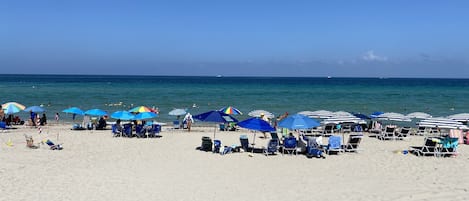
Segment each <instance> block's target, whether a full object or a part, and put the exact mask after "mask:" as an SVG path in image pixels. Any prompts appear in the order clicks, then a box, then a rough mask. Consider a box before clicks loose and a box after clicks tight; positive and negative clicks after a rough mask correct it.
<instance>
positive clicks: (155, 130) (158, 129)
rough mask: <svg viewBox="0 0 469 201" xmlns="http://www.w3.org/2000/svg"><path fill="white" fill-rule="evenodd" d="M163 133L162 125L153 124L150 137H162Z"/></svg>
mask: <svg viewBox="0 0 469 201" xmlns="http://www.w3.org/2000/svg"><path fill="white" fill-rule="evenodd" d="M160 132H161V125H158V124H153V125H152V126H151V129H150V130H149V131H148V133H149V135H148V136H149V137H161V135H160Z"/></svg>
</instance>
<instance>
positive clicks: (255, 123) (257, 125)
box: [238, 117, 275, 132]
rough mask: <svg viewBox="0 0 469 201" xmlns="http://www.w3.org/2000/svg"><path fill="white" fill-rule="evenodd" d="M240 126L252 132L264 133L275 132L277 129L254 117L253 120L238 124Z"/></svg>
mask: <svg viewBox="0 0 469 201" xmlns="http://www.w3.org/2000/svg"><path fill="white" fill-rule="evenodd" d="M238 126H240V127H242V128H247V129H250V130H255V131H262V132H268V131H275V128H273V127H272V126H271V125H270V124H269V122H266V121H264V120H262V119H261V118H259V117H253V118H249V119H246V120H244V121H240V122H239V123H238Z"/></svg>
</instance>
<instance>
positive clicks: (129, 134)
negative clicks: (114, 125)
mask: <svg viewBox="0 0 469 201" xmlns="http://www.w3.org/2000/svg"><path fill="white" fill-rule="evenodd" d="M122 135H123V136H125V137H133V134H132V124H124V129H123V130H122Z"/></svg>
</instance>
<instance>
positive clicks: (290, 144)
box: [282, 137, 298, 155]
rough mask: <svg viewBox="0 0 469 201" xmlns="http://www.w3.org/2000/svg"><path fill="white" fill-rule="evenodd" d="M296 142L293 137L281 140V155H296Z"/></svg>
mask: <svg viewBox="0 0 469 201" xmlns="http://www.w3.org/2000/svg"><path fill="white" fill-rule="evenodd" d="M297 145H298V141H297V140H296V138H295V137H287V138H285V140H283V149H282V154H285V153H288V154H290V155H293V154H295V155H296V154H297Z"/></svg>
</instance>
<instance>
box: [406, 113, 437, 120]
mask: <svg viewBox="0 0 469 201" xmlns="http://www.w3.org/2000/svg"><path fill="white" fill-rule="evenodd" d="M406 117H407V118H409V119H428V118H431V117H432V115H430V114H427V113H425V112H412V113H409V114H407V115H406Z"/></svg>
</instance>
